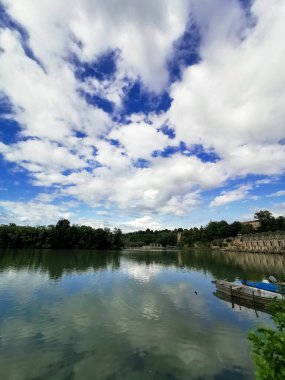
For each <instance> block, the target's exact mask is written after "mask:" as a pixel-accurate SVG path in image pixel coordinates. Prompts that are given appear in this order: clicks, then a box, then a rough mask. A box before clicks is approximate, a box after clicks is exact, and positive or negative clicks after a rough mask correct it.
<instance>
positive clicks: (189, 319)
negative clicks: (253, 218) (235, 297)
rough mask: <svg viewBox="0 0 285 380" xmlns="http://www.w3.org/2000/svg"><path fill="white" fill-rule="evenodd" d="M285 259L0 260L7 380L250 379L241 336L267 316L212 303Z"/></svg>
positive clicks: (163, 255) (25, 254)
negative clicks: (220, 292)
mask: <svg viewBox="0 0 285 380" xmlns="http://www.w3.org/2000/svg"><path fill="white" fill-rule="evenodd" d="M284 264H285V257H283V256H279V255H271V256H270V255H261V254H245V253H242V254H241V253H239V254H236V253H222V252H211V251H208V250H189V251H157V252H146V251H122V252H97V253H96V252H92V251H68V252H67V251H66V252H65V251H31V250H29V251H24V250H22V251H18V252H17V251H9V250H7V251H1V252H0V335H1V339H0V369H1V379H5V380H39V379H41V380H42V379H43V380H47V379H49V380H50V379H53V380H57V379H63V380H67V379H74V380H81V379H82V380H83V379H84V380H88V379H92V380H93V379H96V380H97V379H98V380H101V379H102V380H103V379H104V380H120V379H124V380H129V379H132V380H133V379H134V380H136V379H140V380H142V379H155V380H160V379H161V380H162V379H164V380H175V379H177V380H178V379H181V380H184V379H187V380H189V379H195V380H204V379H207V380H211V379H213V380H235V379H239V380H243V379H254V378H255V377H254V370H255V369H254V365H253V364H252V362H251V360H250V357H249V351H250V347H249V343H248V341H247V332H248V331H249V330H250V329H252V328H254V327H256V326H258V325H269V326H270V325H272V323H271V320H270V316H269V315H268V314H266V313H264V312H260V311H255V310H252V309H247V308H244V307H240V306H238V305H232V304H231V303H230V302H226V301H223V300H221V299H219V298H217V297H216V296H215V295H214V294H213V292H214V291H215V286H214V284H212V282H211V281H212V280H214V279H227V280H230V281H232V280H237V279H242V278H247V279H248V280H262V279H263V278H267V277H268V276H269V275H270V274H273V275H275V276H276V277H278V276H280V275H281V274H282V273H283V271H284Z"/></svg>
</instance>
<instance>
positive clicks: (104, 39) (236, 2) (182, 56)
mask: <svg viewBox="0 0 285 380" xmlns="http://www.w3.org/2000/svg"><path fill="white" fill-rule="evenodd" d="M284 19H285V1H283V0H271V1H268V0H255V1H254V0H253V1H250V0H156V1H153V0H144V1H141V0H108V1H106V0H105V1H103V0H72V1H67V0H40V1H34V0H0V118H1V119H0V126H1V128H0V165H1V173H0V223H8V222H16V223H19V224H35V225H37V224H50V223H54V222H56V221H57V220H58V219H59V218H62V217H66V218H69V219H70V220H71V222H72V223H84V224H89V225H93V226H110V227H113V226H118V227H121V228H123V229H124V230H132V229H143V228H148V227H149V228H164V227H190V226H199V225H201V224H206V223H207V222H208V221H209V220H221V219H225V220H227V221H229V222H231V221H233V220H238V219H239V220H246V219H252V217H253V214H254V212H255V211H257V210H260V209H269V210H270V211H272V212H274V213H277V214H278V215H280V214H284V212H285V185H284V179H285V106H284V105H285V69H284V67H285V66H284V65H285V44H284V35H285V24H284Z"/></svg>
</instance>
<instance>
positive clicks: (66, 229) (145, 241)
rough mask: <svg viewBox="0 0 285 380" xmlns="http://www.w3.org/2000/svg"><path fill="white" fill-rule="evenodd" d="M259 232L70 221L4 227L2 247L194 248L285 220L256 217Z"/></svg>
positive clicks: (221, 226) (244, 227)
mask: <svg viewBox="0 0 285 380" xmlns="http://www.w3.org/2000/svg"><path fill="white" fill-rule="evenodd" d="M255 218H256V219H257V220H258V221H259V223H260V226H259V228H258V229H256V230H255V229H253V227H252V225H250V224H244V223H241V222H233V223H231V224H229V223H227V222H226V221H225V220H222V221H220V222H212V221H211V222H209V223H208V224H207V225H206V226H205V227H200V228H197V227H194V228H190V229H182V228H178V229H175V230H172V231H171V230H168V229H165V230H160V231H153V230H150V229H147V230H146V231H136V232H129V233H125V234H122V232H121V230H120V229H115V230H114V231H110V229H108V228H104V229H102V228H97V229H94V228H92V227H88V226H78V225H71V224H70V222H69V221H68V220H66V219H62V220H59V221H58V222H57V224H56V225H50V226H38V227H30V226H17V225H16V224H14V223H11V224H9V225H1V226H0V247H2V248H66V249H69V248H82V249H108V248H115V249H117V248H121V247H122V246H124V247H142V246H146V245H159V246H163V247H169V246H175V245H177V244H178V245H180V246H194V245H197V244H200V243H201V244H205V243H210V242H212V241H213V240H217V239H227V238H232V237H235V236H237V235H238V234H248V233H255V232H266V231H276V230H285V218H284V217H283V216H279V217H278V218H274V217H273V216H272V214H271V213H270V212H269V211H266V210H265V211H262V210H261V211H259V212H257V213H256V214H255Z"/></svg>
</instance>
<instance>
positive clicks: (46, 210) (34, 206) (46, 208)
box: [0, 201, 72, 225]
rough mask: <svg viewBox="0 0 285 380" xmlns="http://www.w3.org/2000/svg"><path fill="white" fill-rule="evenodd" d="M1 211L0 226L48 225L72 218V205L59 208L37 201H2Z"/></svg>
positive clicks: (0, 204) (0, 202)
mask: <svg viewBox="0 0 285 380" xmlns="http://www.w3.org/2000/svg"><path fill="white" fill-rule="evenodd" d="M0 209H2V212H1V216H0V224H7V223H16V224H19V225H48V224H52V223H53V224H54V223H56V222H57V221H58V220H59V219H61V218H67V219H70V218H71V216H72V212H71V211H70V204H65V205H63V206H58V205H53V204H47V203H45V202H44V203H43V202H37V201H30V202H24V201H22V202H16V201H15V202H13V201H0Z"/></svg>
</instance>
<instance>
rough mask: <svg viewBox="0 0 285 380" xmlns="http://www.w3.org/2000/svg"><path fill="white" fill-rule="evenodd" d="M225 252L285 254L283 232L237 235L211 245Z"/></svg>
mask: <svg viewBox="0 0 285 380" xmlns="http://www.w3.org/2000/svg"><path fill="white" fill-rule="evenodd" d="M213 248H219V249H221V248H222V249H224V250H227V251H240V252H264V253H285V231H276V232H265V233H255V234H249V235H238V236H237V237H235V238H232V239H225V240H223V241H220V242H216V243H214V244H213Z"/></svg>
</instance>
